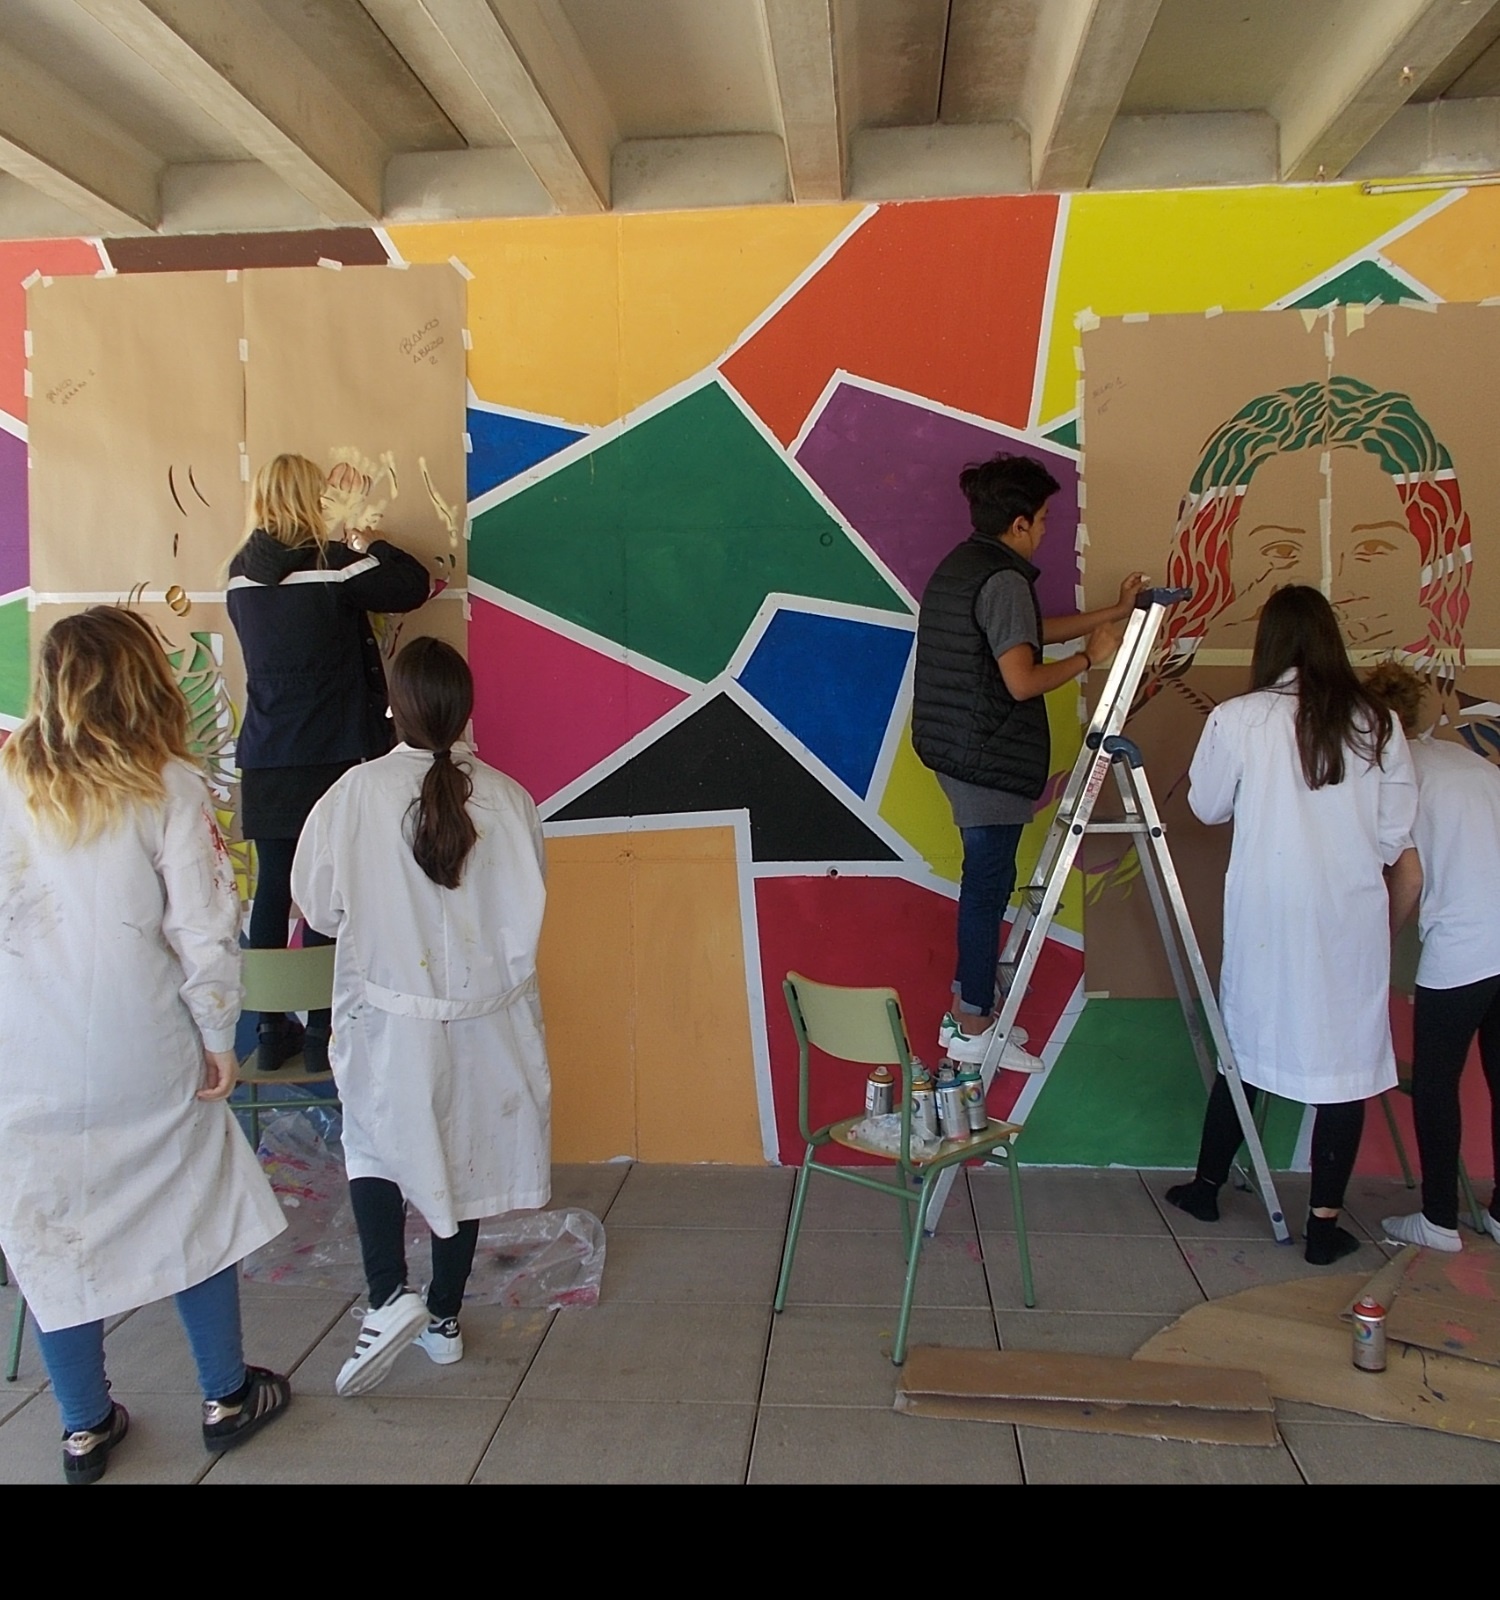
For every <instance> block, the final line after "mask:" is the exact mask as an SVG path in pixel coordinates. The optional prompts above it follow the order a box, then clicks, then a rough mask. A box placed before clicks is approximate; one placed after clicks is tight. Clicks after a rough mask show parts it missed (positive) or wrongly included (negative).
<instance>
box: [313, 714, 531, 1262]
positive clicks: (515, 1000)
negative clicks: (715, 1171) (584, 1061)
mask: <svg viewBox="0 0 1500 1600" xmlns="http://www.w3.org/2000/svg"><path fill="white" fill-rule="evenodd" d="M432 759H433V757H432V755H431V753H430V752H429V751H425V750H414V749H412V748H411V747H410V746H409V745H404V744H403V745H398V746H397V748H396V749H395V750H393V751H392V752H391V753H390V755H388V756H383V757H382V758H381V759H380V760H378V761H371V762H367V763H366V764H365V765H364V766H360V767H356V768H354V770H353V771H351V772H348V773H346V774H345V775H344V776H343V777H342V778H340V779H339V781H338V782H337V783H336V784H335V785H334V786H333V787H332V788H331V789H330V790H329V791H328V793H327V794H325V795H324V796H323V798H322V799H321V800H320V801H319V802H318V803H317V805H316V806H315V807H314V808H313V812H312V815H311V816H310V817H309V818H308V821H307V824H306V826H305V827H304V828H303V830H302V838H301V841H300V843H299V844H298V846H297V857H296V861H295V863H294V865H293V867H292V893H293V895H294V896H295V898H296V901H297V904H298V905H299V906H300V907H301V908H302V913H303V915H304V916H305V917H306V918H307V920H308V921H309V922H310V923H311V924H312V925H313V927H315V928H317V929H319V930H320V931H321V932H323V933H327V934H333V935H336V936H337V938H338V951H337V955H336V957H335V965H334V995H333V1050H332V1058H333V1070H334V1075H335V1077H336V1078H337V1080H338V1086H339V1094H340V1096H341V1098H342V1100H343V1102H344V1155H345V1159H346V1162H347V1164H348V1170H349V1176H350V1177H351V1178H387V1179H389V1180H390V1181H391V1182H392V1183H395V1184H397V1185H399V1186H400V1188H401V1191H402V1193H403V1194H404V1195H405V1196H406V1197H407V1199H408V1200H409V1201H410V1202H411V1203H412V1205H414V1206H415V1207H416V1208H417V1210H418V1211H420V1212H421V1213H422V1216H423V1217H424V1218H425V1219H426V1221H427V1224H428V1226H429V1227H430V1228H431V1229H432V1230H433V1232H434V1233H436V1234H438V1235H440V1236H441V1237H444V1238H447V1237H448V1236H450V1235H451V1234H453V1233H454V1232H455V1231H456V1230H457V1226H458V1224H459V1223H460V1222H462V1221H465V1220H467V1219H468V1218H471V1217H487V1216H493V1215H496V1214H497V1213H499V1212H502V1211H515V1210H522V1209H526V1208H529V1207H533V1206H540V1205H545V1204H546V1202H547V1199H548V1197H549V1195H550V1192H551V1188H550V1185H551V1081H550V1078H549V1075H548V1071H547V1051H546V1045H545V1042H544V1040H543V1037H542V1017H541V1004H540V1001H539V999H538V997H537V980H536V956H537V942H538V940H539V939H540V937H541V930H542V909H543V905H544V901H545V894H546V891H545V884H544V867H543V854H542V831H541V823H540V821H539V820H538V817H537V811H536V807H535V806H534V805H533V804H532V802H531V798H530V796H529V795H528V794H527V793H526V791H525V790H524V789H522V788H521V786H520V785H519V784H518V783H516V782H514V781H513V780H512V779H510V778H507V777H506V776H505V775H504V774H503V773H500V772H496V771H495V770H494V768H492V767H487V766H485V765H484V763H483V762H481V761H479V760H478V759H477V758H476V757H474V756H473V755H472V754H471V753H470V752H468V751H467V750H463V749H455V751H454V759H455V760H459V761H462V762H463V764H464V765H465V766H466V767H467V768H468V769H469V772H470V774H471V776H472V777H473V781H474V794H473V798H472V799H471V800H470V801H469V811H470V815H471V816H472V817H473V818H474V822H475V826H476V827H477V828H478V830H479V842H478V843H477V844H476V845H475V846H474V849H473V851H472V853H471V854H470V856H469V859H468V861H467V862H466V863H465V866H464V872H463V881H462V882H461V883H460V885H459V887H458V888H457V889H444V888H441V887H440V886H439V885H437V884H435V883H433V882H432V881H431V879H429V878H428V877H427V875H426V874H425V873H424V872H423V871H422V869H421V868H420V867H419V866H418V865H417V863H416V860H415V858H414V857H413V855H412V853H411V846H410V844H409V843H408V833H407V828H406V823H405V819H406V817H407V813H408V811H409V810H410V808H411V806H412V804H413V802H414V801H415V800H416V798H417V795H418V793H419V792H420V790H421V786H422V780H423V778H424V777H425V776H426V773H427V769H428V767H429V766H430V764H431V762H432Z"/></svg>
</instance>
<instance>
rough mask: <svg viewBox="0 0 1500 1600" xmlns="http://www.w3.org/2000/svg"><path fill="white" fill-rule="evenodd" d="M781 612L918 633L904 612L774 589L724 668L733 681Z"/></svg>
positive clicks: (909, 616) (915, 626)
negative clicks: (796, 612)
mask: <svg viewBox="0 0 1500 1600" xmlns="http://www.w3.org/2000/svg"><path fill="white" fill-rule="evenodd" d="M778 611H798V612H801V613H802V614H803V615H804V616H814V617H837V618H839V619H840V620H842V621H844V622H863V623H867V624H869V626H871V627H874V628H891V629H893V630H894V631H895V632H897V633H915V632H916V631H917V619H916V618H915V617H914V616H912V615H910V614H909V613H908V612H904V611H881V610H880V609H879V608H878V607H876V606H862V605H855V604H854V603H853V602H851V601H846V600H824V599H821V598H820V597H819V596H817V595H806V594H787V593H784V592H783V591H781V590H779V589H777V590H772V592H771V593H769V594H768V595H767V596H766V597H765V599H764V600H762V601H761V603H760V608H759V610H757V611H756V613H755V615H754V617H752V618H751V620H750V625H749V626H748V627H747V628H746V629H745V631H744V633H743V634H742V635H741V637H740V642H739V643H738V644H737V645H736V646H735V647H734V654H733V655H732V656H730V658H729V660H728V662H727V663H726V665H725V667H724V672H725V674H726V675H727V676H729V677H731V678H736V679H737V678H738V677H739V675H740V673H742V672H743V671H744V670H745V667H746V664H747V663H748V662H749V660H750V657H751V656H753V655H754V654H755V652H756V650H757V649H758V648H759V646H760V642H761V640H762V639H763V638H764V637H765V634H766V630H767V629H768V628H769V627H770V626H771V621H772V619H773V618H774V617H775V615H776V613H777V612H778Z"/></svg>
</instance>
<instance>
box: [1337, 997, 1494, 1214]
mask: <svg viewBox="0 0 1500 1600" xmlns="http://www.w3.org/2000/svg"><path fill="white" fill-rule="evenodd" d="M1391 1037H1392V1038H1393V1039H1394V1040H1395V1043H1396V1060H1397V1061H1399V1062H1402V1063H1406V1062H1409V1061H1410V1060H1411V1001H1410V1000H1404V999H1401V998H1399V997H1397V996H1394V995H1393V996H1392V997H1391ZM1407 1070H1408V1069H1407V1067H1406V1066H1404V1065H1403V1067H1402V1069H1401V1071H1402V1076H1405V1075H1406V1073H1407ZM1458 1102H1459V1110H1460V1114H1461V1115H1462V1117H1463V1124H1464V1133H1463V1153H1464V1165H1465V1166H1466V1167H1467V1168H1468V1169H1469V1177H1470V1178H1471V1179H1472V1180H1473V1182H1474V1186H1475V1188H1476V1189H1478V1191H1479V1203H1480V1204H1481V1205H1483V1204H1484V1203H1485V1202H1486V1201H1487V1200H1488V1199H1489V1198H1490V1181H1491V1179H1493V1178H1494V1176H1495V1173H1494V1171H1493V1168H1494V1165H1495V1158H1494V1152H1493V1151H1492V1149H1491V1147H1490V1096H1489V1090H1488V1089H1487V1088H1486V1087H1485V1082H1484V1069H1483V1068H1482V1067H1481V1066H1480V1064H1479V1046H1478V1045H1477V1044H1475V1045H1473V1046H1471V1047H1470V1050H1469V1056H1468V1060H1467V1061H1465V1062H1464V1072H1463V1077H1462V1078H1461V1079H1460V1081H1459V1086H1458ZM1387 1103H1388V1104H1389V1106H1390V1108H1391V1110H1392V1112H1393V1113H1394V1114H1395V1117H1396V1126H1397V1127H1398V1128H1400V1130H1401V1138H1402V1142H1403V1143H1404V1144H1405V1145H1406V1158H1407V1160H1408V1161H1410V1162H1411V1169H1412V1172H1413V1173H1414V1174H1415V1176H1416V1178H1417V1181H1418V1183H1420V1182H1421V1180H1422V1163H1421V1161H1420V1160H1419V1159H1418V1156H1417V1132H1416V1129H1415V1128H1414V1127H1413V1126H1412V1120H1411V1096H1410V1095H1405V1094H1400V1093H1398V1092H1396V1091H1394V1090H1393V1091H1392V1092H1391V1093H1390V1095H1388V1096H1387ZM1354 1170H1355V1171H1356V1172H1362V1173H1367V1174H1369V1175H1370V1176H1371V1177H1377V1178H1399V1177H1400V1176H1401V1163H1400V1161H1398V1160H1397V1158H1396V1147H1395V1145H1394V1144H1393V1143H1392V1142H1391V1133H1390V1129H1389V1128H1388V1127H1387V1126H1386V1121H1385V1117H1384V1116H1383V1115H1382V1114H1381V1110H1380V1107H1379V1106H1378V1105H1376V1104H1375V1103H1374V1102H1373V1101H1372V1102H1371V1103H1370V1105H1369V1106H1368V1108H1367V1109H1366V1111H1365V1133H1364V1138H1363V1139H1362V1140H1361V1141H1360V1146H1359V1160H1358V1161H1356V1162H1355V1164H1354ZM1421 1203H1422V1201H1421V1191H1420V1189H1414V1190H1413V1191H1412V1201H1411V1206H1410V1208H1409V1209H1411V1210H1412V1211H1416V1210H1419V1209H1420V1208H1421ZM1458 1204H1459V1210H1460V1213H1462V1211H1463V1204H1464V1198H1463V1195H1462V1194H1460V1195H1459V1197H1458Z"/></svg>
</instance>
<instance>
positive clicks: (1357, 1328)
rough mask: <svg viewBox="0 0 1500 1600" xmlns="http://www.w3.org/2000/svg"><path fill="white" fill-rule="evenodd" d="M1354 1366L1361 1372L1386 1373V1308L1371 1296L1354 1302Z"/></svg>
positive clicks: (1365, 1296) (1364, 1296)
mask: <svg viewBox="0 0 1500 1600" xmlns="http://www.w3.org/2000/svg"><path fill="white" fill-rule="evenodd" d="M1354 1365H1355V1366H1356V1367H1358V1368H1359V1370H1360V1371H1361V1372H1384V1371H1385V1307H1384V1306H1383V1305H1380V1304H1378V1303H1377V1302H1376V1301H1375V1300H1374V1298H1373V1297H1372V1296H1370V1295H1363V1296H1362V1297H1361V1298H1360V1299H1358V1300H1356V1301H1355V1302H1354Z"/></svg>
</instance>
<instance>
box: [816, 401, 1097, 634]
mask: <svg viewBox="0 0 1500 1600" xmlns="http://www.w3.org/2000/svg"><path fill="white" fill-rule="evenodd" d="M1002 450H1004V451H1009V452H1010V453H1012V454H1014V455H1027V456H1033V457H1034V458H1035V459H1036V460H1038V461H1040V462H1041V463H1042V465H1043V466H1044V467H1046V468H1047V470H1048V471H1049V472H1050V473H1051V474H1052V476H1053V477H1054V478H1056V479H1057V481H1058V482H1059V483H1060V484H1061V485H1062V488H1061V489H1060V490H1059V492H1058V493H1057V494H1055V495H1053V497H1052V499H1051V500H1050V501H1048V503H1047V537H1046V538H1045V539H1044V540H1043V541H1042V546H1041V549H1040V550H1039V551H1038V552H1037V566H1038V567H1040V568H1041V573H1042V575H1041V577H1040V579H1038V581H1037V597H1038V599H1040V601H1041V604H1042V612H1043V615H1045V616H1049V617H1053V616H1067V615H1069V614H1070V613H1072V612H1074V611H1076V610H1077V609H1078V597H1077V586H1078V555H1077V552H1076V551H1075V550H1074V548H1073V545H1074V539H1075V536H1076V534H1077V532H1078V467H1077V463H1076V462H1075V461H1074V460H1073V458H1072V457H1071V456H1067V455H1064V454H1062V453H1061V452H1060V451H1057V450H1053V449H1049V448H1048V447H1047V446H1046V445H1042V444H1032V443H1031V442H1030V441H1027V442H1024V443H1022V442H1020V441H1017V440H1014V439H1011V438H1010V437H1008V436H1007V435H1006V434H1002V433H993V432H991V431H990V430H989V429H988V428H982V427H979V426H977V425H976V424H975V423H972V422H964V421H962V420H961V419H960V418H958V417H952V416H948V415H946V414H945V413H943V412H940V411H931V410H929V409H928V408H927V407H926V406H924V405H921V404H920V403H918V402H915V401H910V400H896V399H893V398H892V397H891V396H890V395H884V394H875V393H873V392H872V391H871V390H869V389H865V388H861V387H860V386H859V385H858V384H853V383H841V384H840V385H839V386H838V388H837V389H836V390H834V392H833V394H832V395H831V396H830V397H829V400H828V404H827V405H826V406H825V407H824V408H823V413H822V415H821V416H820V417H819V418H818V420H817V422H816V423H815V424H814V425H813V427H812V429H811V431H810V432H809V433H808V435H807V438H806V439H804V440H803V442H802V447H801V449H799V450H798V452H797V461H798V463H799V464H800V465H801V466H802V467H803V468H805V469H806V471H807V473H808V474H809V476H810V477H811V478H812V479H813V481H814V482H815V483H816V484H817V485H818V487H819V488H820V489H822V491H823V493H824V494H826V495H827V496H828V498H829V499H830V500H831V501H832V502H833V503H834V505H836V506H837V507H838V509H839V511H840V512H841V513H842V514H843V516H844V518H845V519H846V520H847V521H848V522H849V524H850V525H851V526H852V527H853V528H854V529H855V531H856V532H857V533H858V534H860V536H861V537H862V538H863V539H864V540H865V541H866V542H867V543H868V544H869V546H870V548H871V549H872V550H873V551H874V552H875V553H876V555H878V556H879V557H880V558H881V560H882V561H884V562H885V563H886V565H887V566H888V567H889V568H890V569H891V571H892V572H893V573H894V574H895V575H896V577H897V578H899V579H900V580H901V582H902V583H904V584H905V585H906V587H907V589H908V590H909V591H910V593H911V594H912V596H913V597H914V598H915V599H917V600H920V599H921V598H922V591H923V589H925V588H926V587H927V580H928V579H929V578H930V577H931V576H932V573H933V569H934V568H935V567H936V566H937V564H938V562H939V561H941V560H942V558H943V557H944V556H945V555H947V553H948V552H949V551H950V550H951V549H952V548H953V546H954V545H956V544H957V543H958V542H959V541H960V540H962V539H966V538H967V537H968V536H969V533H970V531H971V530H970V523H969V507H968V505H967V503H966V502H965V500H964V497H963V495H961V494H960V493H959V490H958V475H959V473H960V472H961V471H962V470H963V468H964V467H966V466H967V465H968V464H969V463H970V462H971V461H985V460H988V459H989V458H990V457H991V456H994V455H998V454H999V453H1000V452H1001V451H1002Z"/></svg>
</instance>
